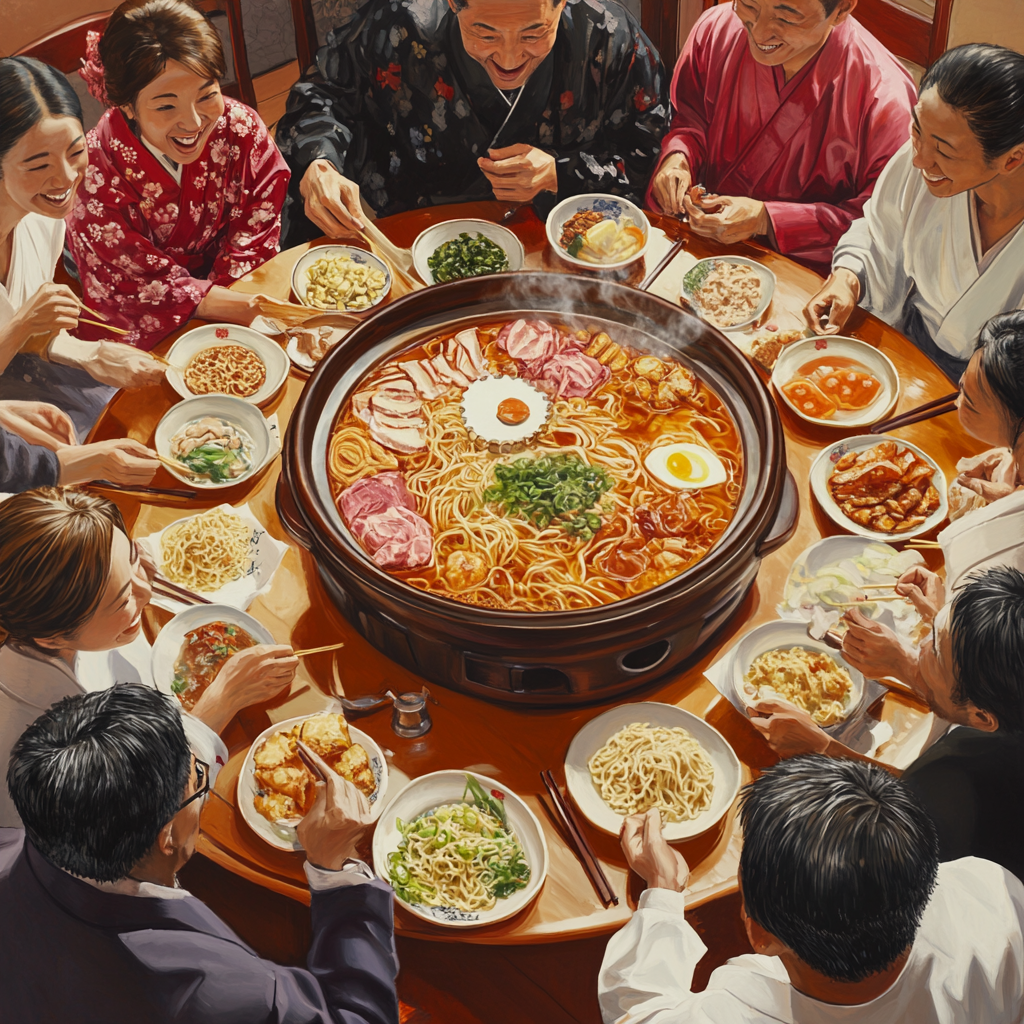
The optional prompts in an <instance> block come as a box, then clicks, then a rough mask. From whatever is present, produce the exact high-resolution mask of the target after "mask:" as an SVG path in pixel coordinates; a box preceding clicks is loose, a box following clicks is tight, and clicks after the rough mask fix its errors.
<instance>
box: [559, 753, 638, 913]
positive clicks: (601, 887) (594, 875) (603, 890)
mask: <svg viewBox="0 0 1024 1024" xmlns="http://www.w3.org/2000/svg"><path fill="white" fill-rule="evenodd" d="M540 778H541V782H543V783H544V788H545V789H546V790H547V791H548V795H549V796H550V797H551V799H552V801H553V802H554V805H555V810H556V811H557V812H558V814H559V816H560V817H561V819H562V823H563V824H564V825H565V829H566V833H567V834H568V836H569V839H570V841H571V844H572V846H573V847H574V849H575V852H576V856H577V857H579V859H580V862H581V863H582V865H583V869H584V871H586V873H587V877H588V878H589V879H590V882H591V884H592V885H593V886H594V889H595V891H596V892H597V895H598V897H599V898H600V900H601V903H602V904H603V905H604V906H606V907H608V906H612V905H616V906H617V905H618V902H619V897H618V896H616V895H615V893H614V892H613V890H612V887H611V885H610V884H609V882H608V879H607V877H606V876H605V873H604V869H603V868H602V867H601V865H600V864H599V863H598V860H597V858H596V857H595V856H594V851H593V850H592V849H591V848H590V844H589V843H588V842H587V839H586V836H584V834H583V832H582V830H581V828H580V825H579V819H577V817H576V814H575V812H574V811H573V809H572V808H571V807H570V806H569V803H568V801H567V800H566V799H565V798H564V797H563V796H562V793H561V791H560V790H559V788H558V786H557V785H555V779H554V776H553V775H552V774H551V771H550V769H549V770H547V771H543V772H541V773H540Z"/></svg>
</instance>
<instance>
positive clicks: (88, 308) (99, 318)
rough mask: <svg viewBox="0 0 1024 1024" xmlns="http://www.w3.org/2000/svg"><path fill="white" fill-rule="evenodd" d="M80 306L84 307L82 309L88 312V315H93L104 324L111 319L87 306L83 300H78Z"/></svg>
mask: <svg viewBox="0 0 1024 1024" xmlns="http://www.w3.org/2000/svg"><path fill="white" fill-rule="evenodd" d="M78 304H79V306H81V307H82V309H84V310H85V311H86V313H92V315H93V316H94V317H96V319H97V320H102V321H103V322H104V323H106V322H107V321H108V320H109V319H110V318H109V317H107V316H104V314H103V313H101V312H100V311H99V310H98V309H93V308H92V306H87V305H86V304H85V303H84V302H83V301H82V300H81V299H79V300H78Z"/></svg>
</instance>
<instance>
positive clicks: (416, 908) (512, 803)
mask: <svg viewBox="0 0 1024 1024" xmlns="http://www.w3.org/2000/svg"><path fill="white" fill-rule="evenodd" d="M467 775H473V776H475V777H476V779H477V781H478V782H479V783H480V785H481V786H483V788H484V789H485V790H487V791H488V792H490V791H491V790H496V791H498V792H500V793H501V794H502V795H503V796H504V799H505V810H506V812H507V814H508V820H509V824H510V825H511V826H512V828H513V830H514V831H515V833H516V836H517V837H518V839H519V842H520V845H521V846H522V847H523V852H524V854H525V856H526V862H527V864H529V866H530V880H529V882H528V883H527V885H526V888H524V889H520V890H519V892H517V893H514V894H513V895H511V896H509V897H508V898H507V899H500V900H498V901H497V903H496V904H495V905H494V907H493V908H492V909H491V910H481V911H473V912H467V911H463V910H455V909H454V908H450V907H428V906H425V905H423V904H421V903H406V902H405V901H404V900H403V901H401V902H402V905H403V906H404V907H405V908H406V909H407V910H408V911H409V912H410V913H412V914H415V915H416V916H417V917H419V918H422V919H423V920H424V921H430V922H432V923H433V924H437V925H441V926H443V927H445V928H476V927H479V926H480V925H485V924H495V923H496V922H498V921H504V920H506V919H507V918H509V917H512V916H513V915H515V914H518V913H519V911H521V910H523V909H525V908H526V907H527V906H529V904H530V903H532V902H533V901H534V900H535V899H536V898H537V894H538V893H539V892H540V888H541V886H542V885H543V884H544V879H545V878H546V877H547V873H548V847H547V843H546V842H545V840H544V832H543V830H542V829H541V826H540V822H539V821H537V818H536V816H535V815H534V813H533V811H531V810H530V808H529V807H527V806H526V804H525V803H524V802H523V801H522V800H521V799H520V798H519V797H518V796H516V794H515V793H513V792H512V791H511V790H509V789H507V788H506V787H505V786H503V785H501V783H500V782H496V781H495V780H494V779H489V778H487V776H486V775H478V774H477V773H476V772H464V771H454V770H448V771H440V772H431V773H430V774H429V775H421V776H420V777H419V778H418V779H413V781H412V782H410V783H409V785H408V786H406V787H405V789H403V790H402V791H401V792H400V793H399V794H398V795H397V796H396V797H395V798H394V799H393V800H391V801H390V803H389V804H388V806H387V808H386V811H385V813H384V814H382V815H381V817H380V820H379V821H378V822H377V831H376V832H375V833H374V835H373V867H374V870H375V871H376V872H377V874H378V876H379V877H381V878H383V879H384V881H387V880H388V855H389V854H391V853H393V852H394V851H395V850H397V849H398V844H399V843H400V842H401V841H402V834H401V832H399V831H398V827H397V825H396V824H395V822H396V819H398V818H401V819H402V820H403V821H414V820H415V819H416V818H418V817H419V816H420V815H422V814H427V813H428V812H429V811H432V810H433V809H434V808H435V807H440V806H441V805H442V804H450V803H458V802H459V801H461V800H462V799H463V793H464V791H465V789H466V776H467ZM396 899H398V897H397V896H396Z"/></svg>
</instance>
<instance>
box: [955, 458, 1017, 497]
mask: <svg viewBox="0 0 1024 1024" xmlns="http://www.w3.org/2000/svg"><path fill="white" fill-rule="evenodd" d="M971 461H972V462H973V463H974V464H973V465H972V466H971V467H970V468H969V469H966V470H964V471H963V472H962V473H960V475H959V476H957V478H956V482H957V483H958V484H959V485H960V486H961V487H964V488H966V489H967V490H969V491H974V493H975V494H979V495H981V497H983V498H984V499H985V500H986V501H998V500H999V499H1000V498H1005V497H1006V496H1007V495H1008V494H1012V493H1013V492H1014V490H1015V489H1016V486H1017V481H1016V478H1017V466H1016V462H1015V460H1014V456H1013V452H1012V451H1010V449H1009V448H991V449H989V451H987V452H985V453H983V454H982V455H979V456H978V457H977V458H976V459H973V460H971Z"/></svg>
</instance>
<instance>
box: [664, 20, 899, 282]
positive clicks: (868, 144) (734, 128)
mask: <svg viewBox="0 0 1024 1024" xmlns="http://www.w3.org/2000/svg"><path fill="white" fill-rule="evenodd" d="M915 100H916V90H915V89H914V83H913V80H912V79H911V77H910V76H909V75H908V74H907V72H906V71H905V70H904V69H903V67H902V66H901V65H900V64H899V62H898V61H897V60H896V58H895V57H893V56H892V54H891V53H889V51H888V50H887V49H886V48H885V47H884V46H882V44H881V43H880V42H878V40H877V39H875V38H874V36H872V35H871V34H870V33H869V32H868V31H867V30H866V29H865V28H863V27H862V26H861V25H859V24H858V23H857V22H856V21H855V20H854V19H853V18H847V19H846V20H845V21H844V22H842V23H841V24H840V25H838V26H837V27H836V28H835V29H833V30H832V34H831V35H830V36H829V37H828V39H827V40H826V41H825V45H824V46H823V47H822V48H821V50H819V51H818V53H817V54H816V55H815V57H814V58H813V59H812V60H811V61H810V62H809V63H808V64H807V65H805V66H804V67H803V68H801V69H800V70H799V71H798V72H797V73H796V74H795V75H794V76H793V78H792V79H791V80H790V81H789V82H786V81H785V76H784V74H783V71H782V68H781V67H768V66H767V65H764V64H758V63H757V61H755V60H754V58H753V57H752V56H751V54H750V47H749V45H748V43H747V32H746V29H744V27H743V24H742V22H741V21H740V19H739V18H738V17H737V16H736V14H735V13H734V12H733V9H732V6H731V5H720V6H717V7H712V8H711V9H710V10H707V11H705V12H704V14H702V15H701V17H700V19H699V20H698V21H697V24H696V25H694V27H693V30H692V31H691V32H690V36H689V38H688V39H687V40H686V45H685V47H684V48H683V52H682V54H681V55H680V57H679V62H678V64H677V65H676V70H675V74H674V75H673V78H672V108H673V117H672V125H671V128H670V129H669V131H668V133H667V134H666V136H665V138H664V139H663V140H662V144H661V156H662V159H664V158H665V157H666V156H668V155H669V154H670V153H677V152H682V153H685V154H686V158H687V161H688V162H689V164H690V167H691V169H692V170H693V181H694V184H703V185H704V186H705V187H706V188H707V189H708V190H709V191H710V192H716V193H719V194H721V195H730V196H748V197H750V198H752V199H759V200H761V201H762V202H764V203H765V204H766V205H767V207H768V214H769V216H770V217H771V220H772V227H773V229H774V231H775V239H776V245H777V248H778V250H779V252H781V253H784V254H785V255H786V256H791V257H792V258H793V259H796V260H799V262H801V263H803V264H805V265H806V266H809V267H811V269H813V270H817V271H818V272H819V273H822V274H828V273H829V267H830V264H831V260H832V250H833V249H834V248H835V245H836V242H838V241H839V238H840V237H841V236H842V234H843V233H844V232H845V231H846V229H847V228H848V227H849V226H850V222H851V221H853V220H855V219H856V218H857V217H859V216H860V215H861V209H862V208H863V206H864V203H865V202H867V200H868V197H869V196H870V195H871V191H872V189H873V188H874V185H875V181H876V180H877V179H878V176H879V174H881V173H882V168H883V167H885V165H886V163H888V161H889V158H890V157H891V156H892V155H893V154H894V153H895V152H896V150H898V149H899V148H900V146H902V145H903V143H904V142H906V141H907V138H908V135H909V131H910V111H911V108H912V107H913V105H914V102H915ZM648 202H649V203H650V204H651V205H652V206H653V208H654V209H657V208H658V207H657V204H656V203H654V201H653V197H652V195H651V193H650V192H648Z"/></svg>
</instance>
